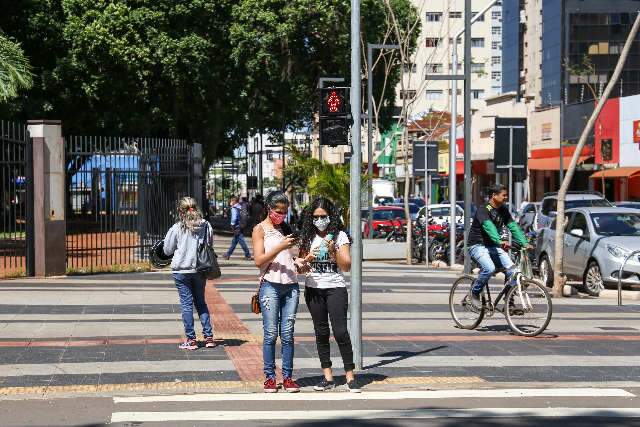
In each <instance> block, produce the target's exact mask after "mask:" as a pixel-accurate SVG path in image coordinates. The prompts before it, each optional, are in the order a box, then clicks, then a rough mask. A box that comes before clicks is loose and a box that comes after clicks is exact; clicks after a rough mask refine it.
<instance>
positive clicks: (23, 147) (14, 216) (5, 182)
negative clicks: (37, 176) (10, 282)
mask: <svg viewBox="0 0 640 427" xmlns="http://www.w3.org/2000/svg"><path fill="white" fill-rule="evenodd" d="M0 145H1V147H0V279H2V278H8V277H18V276H24V275H32V274H33V220H32V218H33V175H32V172H33V166H32V165H33V150H32V146H31V138H30V137H29V132H28V131H27V127H26V125H24V124H20V123H14V122H7V121H1V120H0Z"/></svg>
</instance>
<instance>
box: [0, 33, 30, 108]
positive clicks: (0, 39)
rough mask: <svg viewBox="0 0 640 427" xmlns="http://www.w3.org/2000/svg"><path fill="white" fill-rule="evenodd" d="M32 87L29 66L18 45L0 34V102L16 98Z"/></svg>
mask: <svg viewBox="0 0 640 427" xmlns="http://www.w3.org/2000/svg"><path fill="white" fill-rule="evenodd" d="M32 85H33V73H32V72H31V65H29V61H28V60H27V58H26V57H25V55H24V52H23V51H22V49H21V48H20V45H19V44H18V43H16V42H14V41H12V40H10V39H9V38H7V37H5V36H4V35H3V34H0V102H4V101H7V100H9V99H12V98H15V97H17V96H18V91H19V90H20V89H29V88H31V86H32Z"/></svg>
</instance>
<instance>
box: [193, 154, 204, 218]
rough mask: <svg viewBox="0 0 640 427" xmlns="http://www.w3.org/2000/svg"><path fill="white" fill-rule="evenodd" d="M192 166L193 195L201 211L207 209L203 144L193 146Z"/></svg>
mask: <svg viewBox="0 0 640 427" xmlns="http://www.w3.org/2000/svg"><path fill="white" fill-rule="evenodd" d="M191 160H192V162H191V164H192V165H193V175H192V176H193V181H192V182H193V187H192V190H191V194H193V196H192V197H193V198H194V199H196V200H197V202H198V205H199V206H200V208H201V209H205V208H206V206H204V205H203V200H202V144H193V146H192V149H191Z"/></svg>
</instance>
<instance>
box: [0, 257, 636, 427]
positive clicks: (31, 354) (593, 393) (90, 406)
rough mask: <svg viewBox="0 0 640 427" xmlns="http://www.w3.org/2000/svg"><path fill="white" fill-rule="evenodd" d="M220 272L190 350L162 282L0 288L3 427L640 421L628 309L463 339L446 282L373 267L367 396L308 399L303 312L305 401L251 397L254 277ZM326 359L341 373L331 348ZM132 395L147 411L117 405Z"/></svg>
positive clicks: (299, 369) (248, 272)
mask: <svg viewBox="0 0 640 427" xmlns="http://www.w3.org/2000/svg"><path fill="white" fill-rule="evenodd" d="M238 256H240V253H238ZM223 270H224V273H225V275H224V277H223V278H222V280H219V281H216V283H215V284H214V283H210V284H209V285H208V286H207V294H206V296H207V302H208V304H209V306H210V309H211V311H212V313H213V319H214V327H215V331H216V332H215V333H216V337H217V338H218V340H219V341H218V342H219V344H220V345H219V346H218V347H216V348H215V349H211V350H207V349H200V350H198V351H195V352H183V351H180V350H178V349H177V344H178V343H179V341H180V339H181V334H182V324H181V321H180V318H179V312H180V307H179V304H178V300H177V294H176V291H175V288H174V285H173V283H172V281H171V277H170V275H169V274H168V273H166V272H155V273H143V274H131V275H100V276H79V277H69V278H62V279H49V280H25V279H21V280H13V281H5V282H1V283H0V419H1V420H2V422H1V423H0V424H1V425H3V426H4V425H40V426H51V425H90V424H91V423H97V424H100V423H108V422H111V421H113V422H117V423H119V424H118V425H139V423H140V422H144V424H145V425H147V424H148V423H150V424H149V425H156V424H157V425H171V426H173V425H196V424H197V422H198V421H201V423H200V424H198V425H211V424H212V423H213V422H214V420H217V421H221V422H222V423H220V424H218V423H216V425H226V424H228V425H231V424H232V423H233V425H237V421H234V420H238V421H243V422H242V423H241V424H242V425H244V424H245V423H253V424H255V425H258V424H270V425H304V426H314V425H320V424H321V423H322V425H327V424H329V425H331V423H327V422H325V421H323V420H324V419H327V420H328V419H331V420H333V421H332V423H333V425H344V420H345V419H348V418H352V419H357V420H359V421H357V422H350V424H352V425H355V426H358V425H370V426H384V425H424V424H425V423H426V424H427V425H441V426H454V425H458V423H459V424H462V423H463V422H464V423H465V424H467V423H468V420H466V419H465V417H474V425H483V423H489V422H491V423H494V422H495V424H493V425H523V426H533V425H539V422H540V418H539V417H545V424H546V423H547V422H550V423H551V425H553V423H554V422H556V421H557V418H555V417H557V416H563V415H566V416H569V415H570V416H572V417H573V418H572V419H571V420H572V421H567V420H563V421H559V422H558V423H557V425H559V423H560V422H561V423H562V424H563V425H566V424H567V423H570V422H574V421H575V422H576V423H577V422H578V421H582V422H584V420H585V419H586V420H590V422H593V423H594V425H595V422H598V424H599V425H603V424H604V425H607V423H611V424H613V423H616V424H620V423H622V424H625V425H630V424H632V423H634V422H636V419H635V417H640V411H637V410H636V408H638V407H639V405H638V399H637V398H636V396H637V395H638V391H639V389H637V388H636V387H640V307H638V306H634V305H629V306H624V307H622V308H618V307H617V306H615V300H613V299H592V298H588V297H577V298H571V299H559V300H554V318H553V320H552V322H551V324H550V326H549V329H548V333H547V334H545V335H544V336H542V337H540V338H537V339H524V338H520V337H516V336H513V335H511V334H510V332H509V331H508V328H507V326H506V322H505V321H504V318H502V317H494V318H491V319H488V320H485V322H484V323H483V325H482V326H481V327H480V329H479V330H478V331H474V332H469V331H462V330H459V329H456V328H454V327H453V323H452V321H451V319H450V317H449V313H448V308H447V292H448V289H449V286H450V283H451V282H452V280H453V278H454V277H455V275H454V274H452V273H448V272H443V271H432V272H429V273H426V272H425V271H424V268H423V267H415V266H414V267H412V268H407V267H406V266H402V265H398V264H383V263H370V264H367V265H366V266H365V271H364V281H365V286H364V295H363V303H364V305H363V310H364V321H363V329H364V333H365V336H364V340H363V350H364V355H365V359H364V365H365V370H364V371H363V373H362V375H361V378H362V379H363V381H364V382H365V383H366V387H365V393H363V394H362V396H361V397H359V396H355V395H352V394H348V393H346V392H344V391H343V390H339V391H336V392H334V393H331V394H317V393H313V392H312V391H311V390H310V389H311V386H312V385H313V384H314V383H315V382H316V381H317V380H318V379H319V376H318V373H319V362H318V359H317V353H316V349H315V343H314V340H313V328H312V324H311V320H310V316H309V313H308V311H307V309H306V307H305V305H304V303H301V305H300V309H299V315H298V321H297V323H296V358H295V368H296V370H295V375H296V377H297V378H298V379H299V381H300V383H301V384H302V385H303V386H304V390H303V393H300V394H299V395H287V394H285V393H278V394H277V395H276V396H265V395H263V394H262V393H258V394H254V392H259V391H260V387H261V381H262V373H261V320H260V317H259V316H256V315H254V314H252V313H251V312H250V310H249V306H248V301H249V297H250V295H251V293H252V292H253V291H254V289H255V282H256V271H255V268H254V267H253V266H252V265H250V263H246V262H244V261H241V260H240V258H236V259H234V258H232V260H231V262H228V263H225V265H224V266H223ZM196 323H197V322H196ZM334 347H335V346H334ZM333 357H334V358H335V359H334V360H335V366H336V368H337V371H336V373H337V374H340V373H341V372H340V370H339V367H340V365H341V362H340V358H339V354H338V352H337V348H334V349H333ZM338 380H339V381H342V382H343V381H344V377H338ZM593 387H596V388H597V389H593ZM523 388H524V389H523ZM567 388H570V389H571V390H567ZM531 389H533V390H531ZM428 390H435V391H439V392H440V393H444V392H447V393H450V391H451V390H454V392H453V393H452V394H449V395H446V394H445V395H443V394H441V395H435V394H433V393H435V391H432V392H428ZM229 392H233V393H235V394H233V395H230V394H229ZM185 393H189V394H188V395H187V396H191V397H189V399H191V400H187V401H185V397H184V396H185ZM380 393H385V394H380ZM411 393H414V394H411ZM415 393H418V394H415ZM420 393H422V394H420ZM482 393H497V394H493V395H491V394H483V395H481V396H480V394H482ZM500 393H503V394H500ZM504 393H506V394H504ZM138 396H145V399H147V400H145V401H140V400H130V399H129V400H127V398H137V397H138ZM164 396H169V397H164ZM230 396H231V400H229V397H230ZM195 399H198V400H199V401H195ZM318 399H320V400H318ZM333 399H335V400H333ZM361 399H364V400H361ZM562 408H572V409H562ZM602 408H609V409H610V411H608V412H606V411H605V412H602ZM379 411H382V412H379ZM546 417H552V418H549V419H548V420H547V419H546ZM618 417H624V419H622V420H620V419H619V418H618ZM637 421H638V422H639V423H640V418H638V420H637ZM225 423H226V424H225ZM576 425H577V424H576ZM581 425H584V424H581ZM586 425H589V424H586Z"/></svg>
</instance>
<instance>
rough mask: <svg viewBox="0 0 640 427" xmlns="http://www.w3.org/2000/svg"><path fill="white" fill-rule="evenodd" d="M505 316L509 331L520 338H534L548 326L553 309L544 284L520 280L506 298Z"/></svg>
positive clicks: (524, 279) (530, 280)
mask: <svg viewBox="0 0 640 427" xmlns="http://www.w3.org/2000/svg"><path fill="white" fill-rule="evenodd" d="M506 301H507V302H506V303H505V304H506V307H505V316H506V318H507V323H508V324H509V327H510V328H511V330H512V331H513V332H514V333H516V334H518V335H521V336H525V337H535V336H536V335H539V334H541V333H542V332H543V331H544V330H545V329H546V328H547V326H548V325H549V322H550V321H551V315H552V313H553V307H552V305H551V296H549V293H548V292H547V290H546V289H545V286H544V284H543V283H542V282H541V281H539V280H535V279H527V278H525V277H523V278H521V279H520V285H519V286H518V285H516V286H513V287H512V288H511V289H510V290H509V291H508V292H507V296H506Z"/></svg>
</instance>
